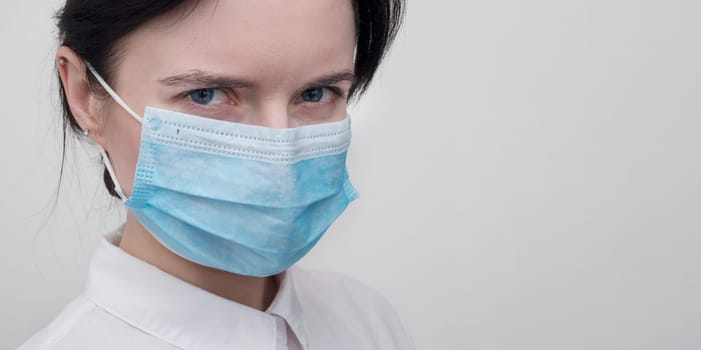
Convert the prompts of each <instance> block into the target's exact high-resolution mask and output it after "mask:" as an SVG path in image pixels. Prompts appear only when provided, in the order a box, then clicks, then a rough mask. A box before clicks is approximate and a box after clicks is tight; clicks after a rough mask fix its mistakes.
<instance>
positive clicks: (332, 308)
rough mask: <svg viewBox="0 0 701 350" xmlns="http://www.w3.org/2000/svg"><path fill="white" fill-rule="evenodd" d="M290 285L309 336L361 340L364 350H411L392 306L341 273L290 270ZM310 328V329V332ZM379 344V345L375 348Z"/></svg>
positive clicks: (405, 333)
mask: <svg viewBox="0 0 701 350" xmlns="http://www.w3.org/2000/svg"><path fill="white" fill-rule="evenodd" d="M294 280H295V281H294V284H295V289H296V290H297V293H298V298H299V299H300V302H301V303H302V307H303V313H304V318H305V323H307V324H308V325H309V326H310V327H309V328H308V329H307V331H308V332H310V333H315V332H326V333H327V334H333V333H343V334H338V335H339V338H343V337H344V335H345V336H346V337H347V336H350V337H351V338H353V339H354V340H355V341H358V340H362V339H365V340H366V341H367V344H372V346H370V345H366V347H364V348H366V349H373V348H381V349H412V348H413V345H412V343H411V339H410V337H409V336H408V334H407V332H406V329H405V327H404V324H403V322H402V321H401V319H400V318H399V315H398V313H397V311H396V310H395V308H394V307H393V305H392V303H390V302H389V300H387V298H386V297H385V296H383V295H382V294H381V293H380V292H378V291H377V290H376V289H374V288H372V287H370V286H369V285H367V284H365V283H363V282H360V281H358V280H356V279H354V278H352V277H349V276H346V275H344V274H341V273H337V272H331V271H323V270H307V269H301V268H295V269H294ZM310 328H311V329H310ZM378 344H382V346H378Z"/></svg>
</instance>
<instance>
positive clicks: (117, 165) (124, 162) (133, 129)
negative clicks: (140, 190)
mask: <svg viewBox="0 0 701 350" xmlns="http://www.w3.org/2000/svg"><path fill="white" fill-rule="evenodd" d="M117 108H119V107H117ZM104 135H105V143H106V150H107V152H108V153H109V156H110V160H111V161H112V166H113V167H114V171H115V173H116V175H117V179H118V180H119V184H120V185H121V186H122V189H123V191H124V194H125V195H126V196H127V197H129V196H130V195H131V189H132V185H133V183H134V172H135V170H136V162H137V160H138V157H139V143H140V141H141V124H140V123H139V122H138V121H136V120H135V119H134V118H132V117H131V116H130V115H129V114H127V113H126V112H124V111H122V110H121V109H120V110H114V112H112V113H109V115H108V116H107V118H106V119H105V126H104Z"/></svg>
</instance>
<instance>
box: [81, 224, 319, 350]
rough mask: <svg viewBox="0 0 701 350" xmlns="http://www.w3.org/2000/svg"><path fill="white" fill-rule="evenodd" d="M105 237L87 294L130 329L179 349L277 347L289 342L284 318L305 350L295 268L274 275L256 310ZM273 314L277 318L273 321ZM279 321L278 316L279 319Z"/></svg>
mask: <svg viewBox="0 0 701 350" xmlns="http://www.w3.org/2000/svg"><path fill="white" fill-rule="evenodd" d="M120 239H121V232H120V231H117V232H113V233H110V234H108V235H106V236H105V239H103V240H102V241H101V242H100V244H99V245H98V247H97V250H96V252H95V255H94V256H93V259H92V262H91V264H90V271H89V273H88V281H87V286H86V292H85V295H86V297H88V298H89V299H91V300H92V301H93V302H95V304H97V305H98V306H99V307H101V308H103V309H105V310H106V311H107V312H109V313H111V314H113V315H115V316H116V317H118V318H120V319H122V320H123V321H125V322H127V323H129V324H131V325H132V326H134V327H136V328H138V329H140V330H143V331H145V332H147V333H150V334H152V335H154V336H157V337H159V338H161V339H163V340H165V341H168V342H169V343H171V344H173V345H175V346H178V347H181V348H188V349H189V348H206V349H220V348H221V349H224V348H227V349H233V348H241V349H252V348H256V349H257V348H266V347H268V348H270V347H271V346H272V348H275V345H274V344H276V343H277V344H284V343H286V342H287V336H286V329H285V327H284V324H282V322H280V318H282V319H284V320H285V321H286V322H287V324H288V325H289V327H290V329H291V330H292V332H293V333H294V334H295V336H296V337H297V339H298V340H299V342H300V344H301V345H302V347H303V348H307V335H306V330H305V328H304V322H303V315H302V307H301V304H300V301H299V299H298V296H297V293H296V288H295V286H294V275H295V268H291V269H289V270H288V271H286V272H284V273H283V274H281V275H279V276H277V278H278V283H279V286H280V287H279V290H278V293H277V295H276V296H275V299H274V300H273V302H272V304H271V305H270V307H269V308H268V309H267V310H266V311H265V312H262V311H259V310H256V309H253V308H250V307H248V306H245V305H242V304H239V303H236V302H233V301H231V300H228V299H224V298H222V297H219V296H217V295H215V294H212V293H209V292H207V291H205V290H203V289H200V288H198V287H196V286H194V285H191V284H189V283H187V282H185V281H183V280H180V279H178V278H176V277H174V276H172V275H170V274H168V273H166V272H164V271H162V270H160V269H158V268H156V267H155V266H153V265H150V264H148V263H146V262H144V261H142V260H140V259H137V258H135V257H133V256H131V255H129V254H128V253H126V252H125V251H123V250H122V249H120V248H119V247H117V245H118V242H119V241H120ZM276 316H277V317H276ZM278 317H279V318H278Z"/></svg>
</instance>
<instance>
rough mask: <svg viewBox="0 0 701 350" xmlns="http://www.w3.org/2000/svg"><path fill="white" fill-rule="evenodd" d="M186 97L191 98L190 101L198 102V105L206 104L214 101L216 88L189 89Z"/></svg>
mask: <svg viewBox="0 0 701 350" xmlns="http://www.w3.org/2000/svg"><path fill="white" fill-rule="evenodd" d="M187 96H188V97H190V99H191V100H192V102H194V103H196V104H199V105H208V104H210V103H212V101H214V98H215V96H216V89H198V90H193V91H190V92H189V93H188V94H187Z"/></svg>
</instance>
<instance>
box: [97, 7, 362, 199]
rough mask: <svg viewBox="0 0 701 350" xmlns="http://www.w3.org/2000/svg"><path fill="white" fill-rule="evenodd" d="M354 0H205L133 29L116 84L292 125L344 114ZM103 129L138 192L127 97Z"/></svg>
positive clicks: (195, 109)
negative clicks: (126, 110)
mask: <svg viewBox="0 0 701 350" xmlns="http://www.w3.org/2000/svg"><path fill="white" fill-rule="evenodd" d="M354 48H355V24H354V14H353V8H352V3H351V1H349V0H345V1H343V0H297V1H284V0H264V1H262V0H225V1H213V0H212V1H207V0H205V1H201V3H200V4H199V5H198V6H197V7H195V8H194V10H193V9H192V6H185V7H183V9H182V10H179V11H175V12H173V13H170V14H168V15H166V16H162V17H160V18H157V19H155V20H153V21H151V22H148V23H147V24H145V25H143V26H141V27H139V29H138V30H137V31H135V32H133V33H132V34H130V35H129V36H128V37H126V38H125V39H124V42H123V54H122V55H121V56H120V57H119V60H118V61H117V66H116V70H115V72H114V73H113V75H112V81H111V85H112V88H113V89H114V90H116V92H117V93H118V94H119V95H120V96H121V97H122V99H124V101H125V102H126V103H127V104H129V106H130V107H131V108H132V109H133V110H134V111H136V113H139V114H140V115H143V111H144V108H145V107H146V106H153V107H158V108H163V109H168V110H174V111H179V112H183V113H188V114H194V115H198V116H203V117H207V118H214V119H220V120H226V121H232V122H238V123H247V124H255V125H261V126H267V127H273V128H289V127H296V126H301V125H308V124H314V123H324V122H330V121H337V120H341V119H343V118H344V117H345V116H346V95H347V94H348V92H349V89H350V87H351V84H352V79H353V59H354ZM100 111H101V112H100V113H99V114H100V115H99V116H98V119H99V120H100V124H101V127H100V130H99V132H97V133H95V135H99V139H96V141H98V142H99V143H101V144H102V146H103V147H104V148H105V149H106V150H107V151H108V152H109V154H110V158H111V160H112V162H113V164H114V166H115V171H116V173H117V177H118V179H119V181H120V183H121V185H122V187H123V188H124V191H125V193H126V194H127V195H130V193H131V187H132V183H133V174H134V170H135V166H136V161H137V157H138V149H139V141H140V131H141V125H140V124H139V123H138V122H137V121H136V120H135V119H133V118H132V117H131V116H129V115H128V114H127V113H126V112H125V111H124V110H123V109H122V108H121V107H119V106H118V105H117V104H115V103H112V102H111V101H108V102H107V103H106V104H105V105H104V106H103V107H101V108H100Z"/></svg>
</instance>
